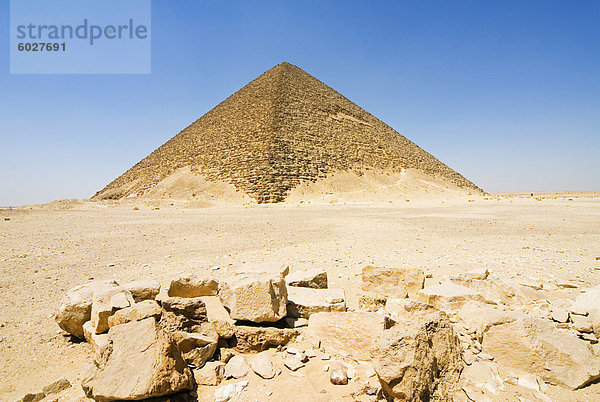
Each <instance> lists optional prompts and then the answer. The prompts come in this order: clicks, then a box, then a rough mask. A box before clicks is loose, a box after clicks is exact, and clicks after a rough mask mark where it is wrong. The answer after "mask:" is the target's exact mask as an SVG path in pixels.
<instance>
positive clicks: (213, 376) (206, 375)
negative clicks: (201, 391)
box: [194, 362, 225, 386]
mask: <svg viewBox="0 0 600 402" xmlns="http://www.w3.org/2000/svg"><path fill="white" fill-rule="evenodd" d="M224 375H225V363H222V362H206V364H204V366H202V368H200V369H196V370H194V378H195V379H196V382H197V383H198V385H212V386H215V385H219V384H220V383H221V381H223V377H224Z"/></svg>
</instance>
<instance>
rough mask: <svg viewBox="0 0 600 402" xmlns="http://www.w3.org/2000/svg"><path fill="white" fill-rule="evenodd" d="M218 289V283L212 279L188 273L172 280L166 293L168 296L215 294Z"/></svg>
mask: <svg viewBox="0 0 600 402" xmlns="http://www.w3.org/2000/svg"><path fill="white" fill-rule="evenodd" d="M218 291H219V283H218V282H217V281H215V280H214V279H212V278H207V277H199V276H196V275H189V276H182V277H180V278H178V279H175V280H172V281H171V284H170V285H169V290H167V295H169V297H200V296H216V295H217V293H218Z"/></svg>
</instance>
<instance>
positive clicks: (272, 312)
mask: <svg viewBox="0 0 600 402" xmlns="http://www.w3.org/2000/svg"><path fill="white" fill-rule="evenodd" d="M219 297H220V298H221V301H222V302H223V305H224V306H225V307H226V308H227V309H229V314H230V316H231V318H233V319H234V320H241V321H252V322H257V323H260V322H274V321H278V320H280V319H282V318H284V317H285V316H286V313H287V308H286V305H287V290H286V286H285V279H284V277H283V276H280V275H276V274H269V273H256V274H241V275H238V276H236V277H234V278H231V279H229V280H227V281H226V282H224V283H223V284H222V287H221V291H220V293H219Z"/></svg>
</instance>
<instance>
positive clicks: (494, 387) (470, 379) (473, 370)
mask: <svg viewBox="0 0 600 402" xmlns="http://www.w3.org/2000/svg"><path fill="white" fill-rule="evenodd" d="M460 378H461V380H462V381H464V382H466V383H468V384H472V385H474V386H476V387H478V388H481V389H485V390H487V391H488V392H491V393H492V394H494V395H498V392H500V391H503V390H504V381H502V378H501V377H500V374H498V368H497V367H496V365H495V364H493V363H487V362H474V363H473V364H471V365H470V366H468V367H466V368H465V369H464V370H463V372H462V374H461V376H460Z"/></svg>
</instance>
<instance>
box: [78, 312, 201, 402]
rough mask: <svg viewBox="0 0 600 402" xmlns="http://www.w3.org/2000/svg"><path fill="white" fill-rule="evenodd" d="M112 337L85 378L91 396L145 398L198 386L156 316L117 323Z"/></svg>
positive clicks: (94, 397) (86, 389) (84, 381)
mask: <svg viewBox="0 0 600 402" xmlns="http://www.w3.org/2000/svg"><path fill="white" fill-rule="evenodd" d="M108 336H109V338H110V341H111V344H112V347H111V348H110V351H109V352H107V355H106V357H105V360H104V361H103V362H102V363H101V364H100V365H99V366H98V367H97V368H96V369H95V370H94V371H93V373H91V374H90V375H89V376H87V377H86V378H84V379H83V381H82V387H83V389H84V391H85V393H86V395H87V396H88V397H90V398H93V399H95V400H115V399H116V400H123V399H126V400H129V399H143V398H151V397H157V396H163V395H168V394H173V393H177V392H180V391H184V390H192V389H195V387H196V384H195V383H194V377H193V375H192V373H191V371H190V369H189V368H188V367H187V365H186V363H185V361H184V360H183V357H182V356H181V352H180V351H179V349H178V348H177V344H176V343H175V341H174V340H173V339H172V338H171V337H170V336H169V335H168V334H167V333H165V332H164V331H163V330H161V328H160V327H159V326H158V324H157V323H156V321H155V320H154V319H153V318H146V319H145V320H142V321H132V322H129V323H127V324H122V325H117V326H115V327H112V328H111V329H110V330H109V331H108Z"/></svg>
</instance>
